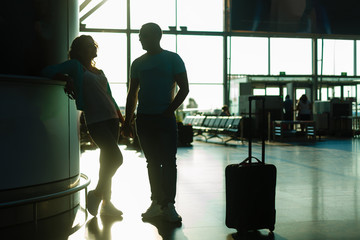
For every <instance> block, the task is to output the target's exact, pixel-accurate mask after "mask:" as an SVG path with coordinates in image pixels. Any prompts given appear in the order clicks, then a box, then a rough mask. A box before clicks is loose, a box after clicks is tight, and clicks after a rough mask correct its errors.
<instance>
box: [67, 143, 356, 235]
mask: <svg viewBox="0 0 360 240" xmlns="http://www.w3.org/2000/svg"><path fill="white" fill-rule="evenodd" d="M120 147H121V149H122V152H123V154H124V164H123V165H122V166H121V168H120V169H119V171H118V172H117V173H116V175H115V176H114V179H113V202H114V204H115V205H116V206H117V207H118V208H119V209H121V210H122V211H123V212H124V215H123V218H122V219H119V220H114V219H102V218H100V217H98V218H93V217H91V216H89V218H88V219H87V222H86V223H84V225H83V226H82V227H81V228H80V229H79V230H77V231H76V232H75V233H73V234H71V235H70V236H69V237H68V240H82V239H87V240H90V239H91V240H92V239H94V240H95V239H96V240H100V239H101V240H102V239H106V240H110V239H113V240H115V239H124V240H133V239H134V240H137V239H142V240H157V239H165V240H232V239H234V236H233V234H234V233H235V232H236V230H235V229H229V228H227V227H226V226H225V190H224V177H225V176H224V169H225V167H226V166H227V165H228V164H232V163H237V162H239V161H241V160H242V159H244V158H245V157H246V155H247V144H246V143H245V144H241V143H239V144H237V145H234V146H224V145H221V144H214V143H205V142H201V141H194V143H193V145H192V147H184V148H179V149H178V190H177V202H176V207H177V210H178V212H179V213H180V214H181V215H182V217H183V222H182V225H181V226H176V225H171V224H166V223H164V222H161V221H155V222H153V223H145V222H143V221H142V220H141V216H140V215H141V213H142V212H143V211H144V210H146V208H147V207H148V206H149V204H150V199H149V196H150V192H149V184H148V179H147V171H146V163H145V159H144V158H143V157H142V156H141V154H140V153H139V152H136V151H130V150H126V149H125V148H126V147H125V146H122V145H121V146H120ZM253 151H254V154H255V155H257V154H259V153H260V145H259V144H256V143H255V144H254V148H253ZM359 152H360V140H359V139H343V140H331V139H327V140H322V141H318V142H316V143H313V144H304V143H303V144H280V143H268V144H267V146H266V161H267V162H268V163H272V164H275V165H276V166H277V170H278V175H277V191H276V210H277V217H276V225H275V231H274V236H273V237H271V236H267V233H268V231H267V230H261V231H260V232H259V233H251V234H250V233H249V234H248V235H246V236H241V237H236V238H238V239H256V240H258V239H276V240H333V239H334V240H335V239H336V240H340V239H341V240H350V239H354V240H355V239H357V240H358V239H360V191H359V187H360V155H359ZM98 155H99V151H98V150H94V151H86V152H85V153H83V155H82V158H81V172H83V173H85V174H86V175H88V176H89V177H90V178H91V179H92V182H91V184H90V186H89V189H93V188H94V186H95V184H96V181H97V171H98ZM81 196H82V197H83V194H82V195H81ZM79 215H80V217H79V219H80V220H79V221H80V222H81V221H84V215H83V214H82V215H81V214H80V213H79Z"/></svg>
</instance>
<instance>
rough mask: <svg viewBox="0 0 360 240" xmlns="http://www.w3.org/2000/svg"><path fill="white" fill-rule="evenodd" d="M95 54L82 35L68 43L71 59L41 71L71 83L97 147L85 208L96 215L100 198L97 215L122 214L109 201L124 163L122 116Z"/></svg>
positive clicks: (73, 94) (86, 37)
mask: <svg viewBox="0 0 360 240" xmlns="http://www.w3.org/2000/svg"><path fill="white" fill-rule="evenodd" d="M96 56H97V44H96V43H95V41H94V40H93V38H92V37H91V36H88V35H81V36H79V37H77V38H75V39H74V41H73V42H72V44H71V48H70V51H69V59H70V60H68V61H65V62H63V63H61V64H58V65H53V66H49V67H47V68H45V69H44V70H43V75H45V76H47V77H51V78H54V79H63V80H65V81H67V82H68V84H70V85H72V84H71V83H73V88H70V89H67V91H68V92H70V94H71V95H72V96H73V97H75V100H76V106H77V109H78V110H81V111H83V112H84V115H85V121H86V125H87V128H88V130H89V133H90V135H91V138H92V139H93V140H94V142H95V143H96V145H97V146H98V147H99V148H100V170H99V181H98V183H97V186H96V188H95V190H93V191H89V193H88V196H87V200H88V202H87V207H88V211H89V212H90V214H91V215H93V216H96V215H97V213H98V208H99V205H100V202H101V201H102V205H101V209H100V215H111V216H121V215H122V212H121V211H120V210H118V209H116V208H115V206H114V205H113V204H112V203H111V181H112V177H113V176H114V174H115V172H116V170H117V169H118V168H119V167H120V165H121V164H122V163H123V156H122V154H121V152H120V149H119V147H118V144H117V143H118V139H119V121H120V122H122V123H123V122H124V119H123V117H122V115H121V112H120V110H119V107H118V105H117V104H116V102H115V100H114V98H113V97H112V94H111V90H110V86H109V83H108V80H107V78H106V76H105V74H104V72H103V71H102V70H100V69H98V68H96V67H95V63H94V58H95V57H96ZM68 84H67V85H68Z"/></svg>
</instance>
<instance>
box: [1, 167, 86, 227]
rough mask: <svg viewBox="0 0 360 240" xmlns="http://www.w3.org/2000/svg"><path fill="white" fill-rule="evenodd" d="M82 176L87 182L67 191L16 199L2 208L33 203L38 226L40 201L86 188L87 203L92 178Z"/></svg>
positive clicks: (4, 204)
mask: <svg viewBox="0 0 360 240" xmlns="http://www.w3.org/2000/svg"><path fill="white" fill-rule="evenodd" d="M80 177H81V178H83V179H85V183H83V184H81V185H78V186H76V187H73V188H70V189H67V190H65V191H61V192H57V193H51V194H47V195H42V196H38V197H32V198H27V199H21V200H16V201H11V202H5V203H0V209H1V208H9V207H16V206H22V205H25V204H33V216H34V218H33V221H34V222H35V225H36V226H37V220H38V216H37V204H38V203H39V202H42V201H47V200H51V199H56V198H60V197H64V196H68V195H71V194H73V193H76V192H79V191H81V190H83V189H85V203H86V204H87V187H88V186H89V184H90V182H91V180H90V179H89V178H88V177H87V176H86V175H85V174H83V173H81V174H80Z"/></svg>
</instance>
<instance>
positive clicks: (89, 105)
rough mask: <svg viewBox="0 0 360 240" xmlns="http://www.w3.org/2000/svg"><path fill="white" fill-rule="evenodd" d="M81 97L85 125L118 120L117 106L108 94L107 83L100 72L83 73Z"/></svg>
mask: <svg viewBox="0 0 360 240" xmlns="http://www.w3.org/2000/svg"><path fill="white" fill-rule="evenodd" d="M83 96H84V114H85V119H86V123H87V124H91V123H96V122H101V121H104V120H108V119H112V118H118V115H117V108H116V107H117V105H115V103H114V101H113V98H112V96H111V93H110V94H109V92H108V81H107V78H106V76H105V74H104V73H103V72H102V71H100V72H99V73H98V74H96V73H93V72H90V71H85V72H84V82H83Z"/></svg>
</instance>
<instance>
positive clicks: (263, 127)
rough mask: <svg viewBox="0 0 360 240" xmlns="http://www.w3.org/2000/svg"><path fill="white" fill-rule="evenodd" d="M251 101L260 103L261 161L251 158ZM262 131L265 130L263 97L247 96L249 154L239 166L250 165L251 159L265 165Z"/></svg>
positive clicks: (263, 135)
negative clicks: (259, 101)
mask: <svg viewBox="0 0 360 240" xmlns="http://www.w3.org/2000/svg"><path fill="white" fill-rule="evenodd" d="M253 100H255V101H256V100H261V103H262V107H261V108H262V114H261V124H260V125H261V127H260V131H261V161H260V160H259V159H258V158H256V157H254V156H252V131H253V128H252V112H251V102H252V101H253ZM264 129H265V97H263V96H249V149H248V150H249V154H248V157H247V158H246V159H245V160H244V161H242V162H241V164H245V163H247V162H248V163H250V164H251V159H253V158H254V159H255V160H257V161H258V162H259V163H262V164H265V134H264Z"/></svg>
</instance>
